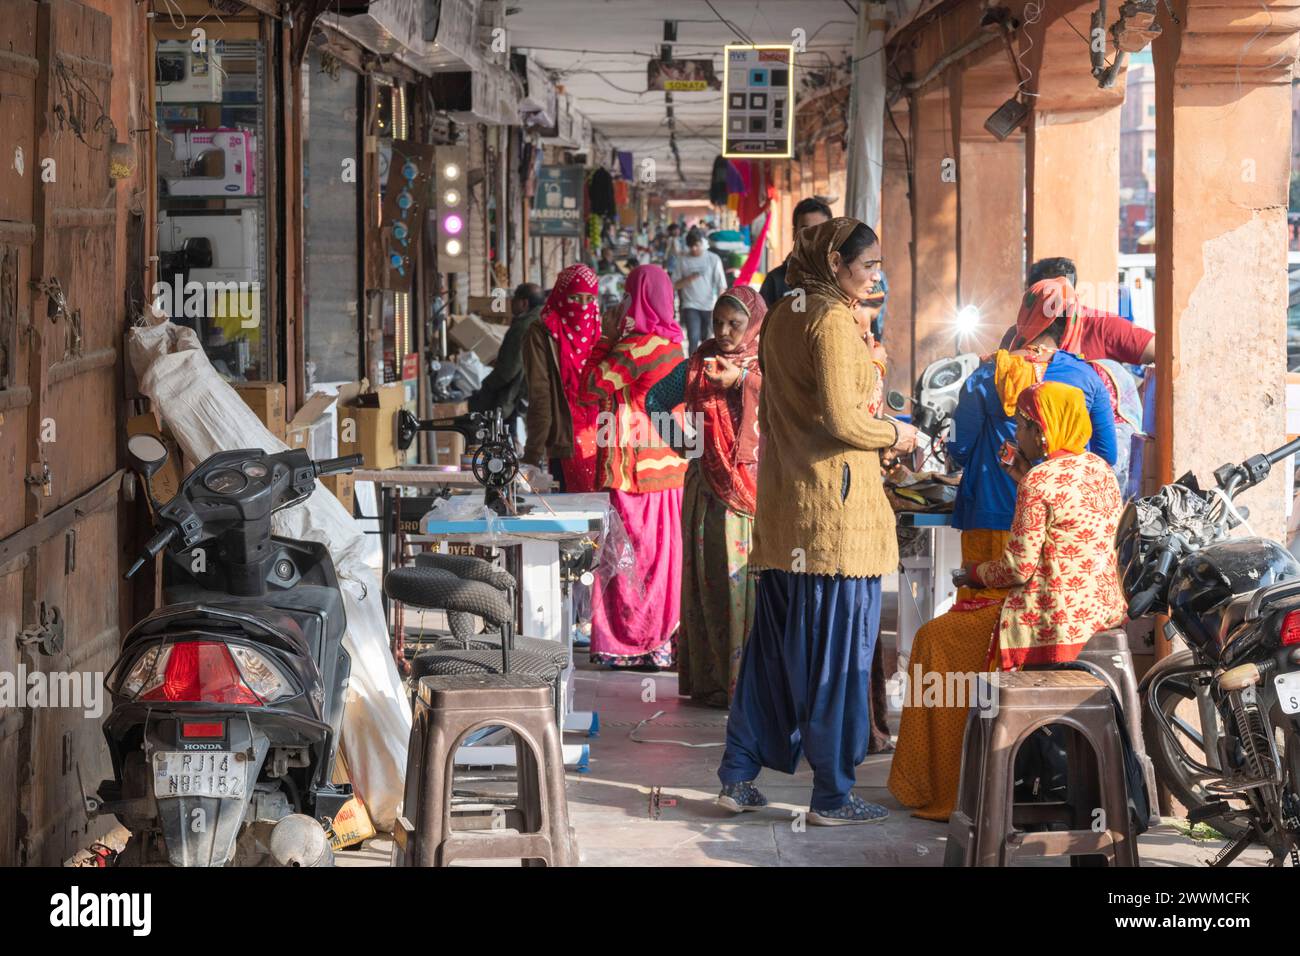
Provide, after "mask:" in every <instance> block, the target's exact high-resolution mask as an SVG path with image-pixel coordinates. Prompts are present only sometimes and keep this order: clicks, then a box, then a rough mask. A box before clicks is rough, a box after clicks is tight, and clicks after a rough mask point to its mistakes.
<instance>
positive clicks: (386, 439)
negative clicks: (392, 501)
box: [338, 379, 414, 468]
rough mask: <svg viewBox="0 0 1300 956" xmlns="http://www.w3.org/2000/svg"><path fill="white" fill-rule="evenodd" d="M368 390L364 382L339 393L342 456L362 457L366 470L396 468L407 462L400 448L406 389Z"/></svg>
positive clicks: (355, 383) (390, 386)
mask: <svg viewBox="0 0 1300 956" xmlns="http://www.w3.org/2000/svg"><path fill="white" fill-rule="evenodd" d="M367 386H368V383H367V382H366V380H365V379H362V380H361V381H360V382H353V383H352V384H350V385H344V386H343V387H342V388H340V389H339V396H338V405H339V407H338V416H339V447H338V453H339V456H340V457H341V456H343V455H361V456H362V458H364V459H365V466H364V467H366V468H396V467H397V466H398V465H400V464H403V463H404V462H405V459H406V455H405V454H404V453H402V452H399V451H398V448H397V412H398V409H400V408H402V407H403V405H404V404H405V401H406V386H405V385H402V384H400V383H399V384H394V385H383V386H381V387H380V388H378V389H376V390H374V391H370V390H369V389H368V387H367ZM412 447H414V446H412Z"/></svg>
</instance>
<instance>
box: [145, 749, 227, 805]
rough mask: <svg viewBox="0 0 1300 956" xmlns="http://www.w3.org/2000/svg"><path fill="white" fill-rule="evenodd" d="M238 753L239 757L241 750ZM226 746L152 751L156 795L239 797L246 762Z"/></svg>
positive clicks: (154, 791)
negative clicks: (186, 750)
mask: <svg viewBox="0 0 1300 956" xmlns="http://www.w3.org/2000/svg"><path fill="white" fill-rule="evenodd" d="M238 756H240V757H242V756H243V754H239V755H238ZM235 757H236V754H234V753H232V752H230V751H226V750H212V751H208V752H206V753H174V752H171V751H160V752H158V753H155V754H154V755H153V793H154V796H155V797H242V796H243V795H244V770H245V768H246V766H247V762H246V761H244V760H236V759H235Z"/></svg>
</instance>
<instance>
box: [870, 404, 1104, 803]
mask: <svg viewBox="0 0 1300 956" xmlns="http://www.w3.org/2000/svg"><path fill="white" fill-rule="evenodd" d="M1016 412H1017V416H1016V424H1017V429H1016V441H1017V445H1018V451H1019V456H1020V457H1021V458H1022V459H1023V460H1024V461H1025V462H1028V463H1029V464H1030V467H1029V469H1028V471H1027V472H1026V473H1025V475H1024V477H1023V479H1022V481H1021V484H1020V489H1019V494H1018V495H1017V497H1016V510H1015V515H1014V518H1013V520H1012V524H1011V532H1010V535H1009V536H1008V539H1007V542H1006V546H1005V549H1004V551H1003V553H1002V554H1001V555H1000V556H999V557H997V558H996V559H994V560H990V561H983V562H974V561H972V562H970V563H968V564H967V566H966V570H965V580H964V581H963V582H962V583H963V584H965V586H966V588H968V589H970V588H975V589H981V590H980V591H978V592H975V593H978V594H979V595H983V596H984V598H983V603H981V604H980V606H978V607H975V608H974V609H962V605H961V604H960V603H959V604H958V605H957V606H956V607H954V609H953V610H952V611H950V612H949V613H947V614H944V615H942V616H940V617H938V618H935V619H934V620H933V621H931V622H929V623H928V624H926V625H925V626H924V627H922V628H921V629H920V630H919V631H918V632H917V634H916V640H915V642H914V643H913V645H912V657H911V662H910V667H909V676H910V677H911V678H912V679H913V681H916V679H917V678H918V677H922V678H924V679H926V680H927V682H931V681H932V680H933V679H932V678H927V677H926V675H943V676H944V677H945V678H946V675H948V674H951V673H959V674H963V673H974V672H977V671H981V670H987V669H989V662H990V661H992V662H993V663H994V664H996V665H997V666H1000V667H1001V668H1002V669H1008V670H1009V669H1012V668H1015V667H1021V666H1024V665H1026V664H1045V663H1053V662H1058V661H1069V660H1073V659H1074V658H1075V657H1077V656H1078V654H1079V651H1080V650H1082V649H1083V646H1084V644H1085V643H1086V642H1087V641H1088V639H1089V638H1090V637H1092V635H1093V634H1094V633H1096V632H1097V631H1100V630H1104V629H1105V628H1108V627H1113V626H1115V625H1116V624H1118V623H1119V622H1120V621H1122V620H1123V619H1124V611H1125V608H1124V602H1123V597H1122V592H1121V591H1120V586H1119V580H1118V577H1117V575H1116V570H1115V545H1114V541H1115V529H1116V527H1117V526H1118V524H1119V516H1120V511H1121V507H1122V501H1121V498H1120V494H1119V486H1118V484H1117V483H1116V481H1115V475H1114V473H1113V472H1112V471H1111V469H1110V466H1109V465H1108V464H1107V463H1106V462H1105V461H1103V460H1102V459H1101V458H1100V457H1099V456H1097V455H1095V454H1092V453H1090V452H1088V451H1087V446H1088V441H1089V439H1090V438H1091V437H1092V423H1091V421H1090V416H1089V412H1088V408H1087V405H1086V403H1085V400H1084V396H1083V392H1081V391H1080V390H1079V389H1078V388H1075V387H1073V386H1070V385H1066V384H1063V383H1061V382H1042V383H1040V384H1037V385H1032V386H1030V387H1029V388H1026V389H1024V390H1022V391H1021V392H1020V394H1019V395H1018V396H1017V401H1016ZM966 593H972V592H970V591H967V592H966ZM933 683H935V684H941V685H942V686H944V687H958V686H961V687H966V686H970V684H969V682H964V681H963V682H953V681H949V680H947V679H944V680H943V681H941V682H940V681H933ZM908 697H909V700H908V702H907V705H906V706H905V707H904V709H903V717H902V722H901V724H900V727H899V734H898V751H897V754H896V755H895V757H894V763H893V767H892V768H891V770H890V776H889V790H890V792H891V793H892V794H893V795H894V796H895V797H896V798H897V799H898V800H899V802H901V803H902V804H904V805H905V806H909V807H912V808H913V809H914V813H915V815H916V816H918V817H922V818H923V819H927V820H946V819H948V816H949V815H950V814H951V813H952V808H953V804H954V802H955V800H956V797H957V784H958V779H959V777H960V774H961V751H962V736H963V733H964V731H965V726H966V717H967V714H968V712H969V705H970V703H971V702H970V701H966V700H941V701H939V704H938V705H937V706H934V705H930V706H926V704H928V703H930V702H929V701H928V699H924V698H922V696H921V694H920V693H919V692H918V691H917V689H916V687H915V685H914V686H913V687H912V688H911V689H910V690H909V695H908Z"/></svg>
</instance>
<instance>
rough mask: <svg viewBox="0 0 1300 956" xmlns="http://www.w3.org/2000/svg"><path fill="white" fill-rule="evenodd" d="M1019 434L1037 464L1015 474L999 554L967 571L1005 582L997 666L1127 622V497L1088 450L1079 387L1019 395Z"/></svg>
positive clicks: (1070, 656) (1040, 659)
mask: <svg viewBox="0 0 1300 956" xmlns="http://www.w3.org/2000/svg"><path fill="white" fill-rule="evenodd" d="M1016 425H1017V428H1016V441H1017V443H1018V444H1019V446H1020V453H1021V454H1022V455H1023V456H1024V457H1025V458H1026V459H1027V460H1028V461H1031V462H1035V464H1034V466H1033V467H1032V468H1030V469H1029V471H1028V473H1027V474H1026V475H1025V477H1024V479H1023V480H1022V481H1021V482H1020V493H1019V494H1018V495H1017V496H1016V516H1015V518H1014V519H1013V520H1012V522H1011V540H1010V541H1008V542H1007V549H1006V551H1005V552H1004V553H1003V555H1002V557H1000V558H999V559H997V560H996V561H986V562H984V563H983V564H980V565H977V566H975V567H973V568H970V569H968V571H969V577H970V579H971V580H972V581H973V582H974V583H976V584H984V585H988V586H992V587H1001V588H1009V589H1010V590H1009V591H1008V592H1007V597H1006V600H1005V601H1003V602H1002V612H1001V614H1000V615H999V617H998V632H997V638H996V640H995V641H994V644H993V647H992V649H991V654H992V655H993V660H994V662H995V663H996V664H997V665H998V666H999V667H1001V668H1002V669H1003V670H1011V669H1013V668H1017V667H1023V666H1024V665H1026V664H1055V663H1058V662H1061V661H1072V660H1074V659H1075V658H1076V657H1078V656H1079V651H1081V650H1083V645H1084V644H1086V643H1087V642H1088V639H1089V638H1091V637H1092V635H1093V634H1095V633H1097V632H1098V631H1101V630H1105V629H1106V628H1110V627H1116V626H1117V625H1119V624H1120V623H1121V622H1122V621H1123V620H1124V612H1125V605H1124V594H1123V591H1121V590H1120V585H1119V578H1118V575H1117V574H1116V570H1115V529H1116V528H1117V527H1118V526H1119V516H1120V511H1121V510H1122V509H1123V505H1124V501H1123V498H1122V497H1121V496H1120V492H1119V485H1118V484H1117V483H1116V481H1115V473H1114V472H1113V471H1111V469H1110V466H1109V465H1107V463H1106V462H1105V461H1103V460H1102V459H1101V458H1099V457H1097V456H1096V455H1094V454H1092V453H1091V452H1089V451H1087V450H1086V448H1087V446H1088V440H1089V439H1090V438H1091V437H1092V423H1091V422H1090V420H1089V418H1088V409H1087V408H1086V406H1085V405H1084V400H1083V393H1082V392H1080V391H1079V390H1078V389H1077V388H1074V387H1073V386H1071V385H1064V384H1062V383H1060V382H1043V383H1042V384H1040V385H1034V386H1032V387H1030V388H1027V389H1025V390H1024V391H1023V392H1021V393H1020V396H1019V398H1018V399H1017V401H1016Z"/></svg>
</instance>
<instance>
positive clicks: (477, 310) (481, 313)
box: [468, 292, 510, 325]
mask: <svg viewBox="0 0 1300 956" xmlns="http://www.w3.org/2000/svg"><path fill="white" fill-rule="evenodd" d="M498 304H499V305H500V306H501V309H500V311H498V310H497V305H498ZM468 305H469V312H470V314H471V315H477V316H478V317H479V318H480V319H483V320H484V321H485V322H490V323H492V324H493V325H509V324H510V294H509V293H508V292H507V294H506V296H505V298H504V299H501V298H498V297H497V296H492V295H472V296H470V297H469V301H468Z"/></svg>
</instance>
